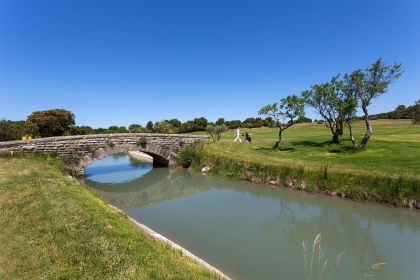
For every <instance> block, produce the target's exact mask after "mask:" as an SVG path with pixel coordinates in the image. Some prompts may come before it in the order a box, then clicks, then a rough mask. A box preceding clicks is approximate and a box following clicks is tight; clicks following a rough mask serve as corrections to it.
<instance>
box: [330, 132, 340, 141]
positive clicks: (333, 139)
mask: <svg viewBox="0 0 420 280" xmlns="http://www.w3.org/2000/svg"><path fill="white" fill-rule="evenodd" d="M332 142H333V143H334V144H340V134H339V133H338V132H337V131H335V133H334V134H333V138H332Z"/></svg>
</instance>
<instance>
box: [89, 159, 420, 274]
mask: <svg viewBox="0 0 420 280" xmlns="http://www.w3.org/2000/svg"><path fill="white" fill-rule="evenodd" d="M85 175H86V177H85V183H86V184H87V185H89V186H90V187H92V188H93V189H94V190H95V191H96V192H98V193H99V194H100V195H101V196H102V197H104V198H105V199H107V200H108V201H109V203H110V204H112V205H114V206H116V207H118V208H120V209H121V210H123V211H124V212H125V213H127V214H128V215H129V216H131V217H133V218H134V219H136V220H138V221H139V222H140V223H142V224H145V225H146V226H148V227H150V228H152V229H153V230H154V231H157V232H159V233H160V234H162V235H164V236H165V237H167V238H169V239H171V240H172V241H174V242H176V243H178V244H179V245H181V246H183V247H184V248H186V249H187V250H189V251H191V252H192V253H193V254H195V255H197V256H199V257H200V258H202V259H204V260H205V261H207V262H208V263H210V264H211V265H213V266H215V267H217V268H218V269H220V270H221V271H223V272H224V273H225V274H227V275H228V276H230V277H232V278H234V279H258V280H264V279H306V278H305V269H304V251H303V246H302V242H305V244H306V247H308V254H309V255H310V254H311V246H312V241H313V238H314V236H315V235H316V234H317V233H321V234H322V250H323V251H324V257H323V261H322V266H323V265H324V263H325V261H324V259H325V258H327V269H326V271H325V274H324V279H330V273H331V271H332V267H333V266H334V264H335V262H336V259H337V256H338V255H340V253H343V254H342V258H341V260H340V263H339V264H338V266H336V268H335V270H334V272H333V273H334V274H333V275H332V278H331V279H364V278H365V276H367V275H368V274H369V275H371V274H372V275H373V276H372V277H369V278H370V279H372V278H373V279H419V277H420V211H418V210H409V209H402V208H393V207H389V206H384V205H379V204H371V203H359V202H354V201H349V200H343V199H338V198H334V197H328V196H325V195H317V194H308V193H305V192H302V191H293V190H290V189H286V188H280V189H278V188H273V187H269V186H265V185H258V184H252V183H248V182H243V181H232V180H228V179H223V178H217V177H208V176H203V175H201V174H196V173H193V172H189V171H187V170H180V169H168V168H153V166H152V165H151V164H150V163H143V162H140V161H138V160H136V159H134V158H132V157H130V156H128V155H126V154H118V155H113V156H109V157H106V158H104V159H101V160H98V161H96V162H95V163H93V164H92V165H90V166H88V167H87V168H86V170H85ZM375 263H386V265H383V266H381V267H380V268H379V269H378V270H374V271H372V270H367V269H368V268H369V267H370V266H371V265H372V264H375ZM322 266H321V270H322ZM314 267H315V268H314V272H313V274H314V277H313V279H318V255H316V257H315V265H314Z"/></svg>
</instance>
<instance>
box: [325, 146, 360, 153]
mask: <svg viewBox="0 0 420 280" xmlns="http://www.w3.org/2000/svg"><path fill="white" fill-rule="evenodd" d="M354 151H355V150H354V148H353V147H349V146H345V147H339V148H338V149H333V150H330V151H329V152H330V153H332V154H339V153H343V152H354Z"/></svg>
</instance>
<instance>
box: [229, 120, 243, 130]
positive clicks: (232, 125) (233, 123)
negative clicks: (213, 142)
mask: <svg viewBox="0 0 420 280" xmlns="http://www.w3.org/2000/svg"><path fill="white" fill-rule="evenodd" d="M225 124H226V126H227V127H228V128H229V129H234V128H237V127H241V126H242V122H241V121H240V120H231V121H226V122H225Z"/></svg>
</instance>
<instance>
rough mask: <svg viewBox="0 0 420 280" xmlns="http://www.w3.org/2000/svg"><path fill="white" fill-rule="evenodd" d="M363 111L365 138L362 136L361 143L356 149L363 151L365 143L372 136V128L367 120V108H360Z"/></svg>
mask: <svg viewBox="0 0 420 280" xmlns="http://www.w3.org/2000/svg"><path fill="white" fill-rule="evenodd" d="M362 109H363V113H365V125H366V133H365V136H363V139H362V141H361V142H360V144H359V145H357V147H356V148H357V149H359V150H360V149H363V148H364V147H365V146H366V144H367V142H368V141H369V138H370V136H372V134H373V130H372V126H371V124H370V120H369V113H368V110H367V108H362Z"/></svg>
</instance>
